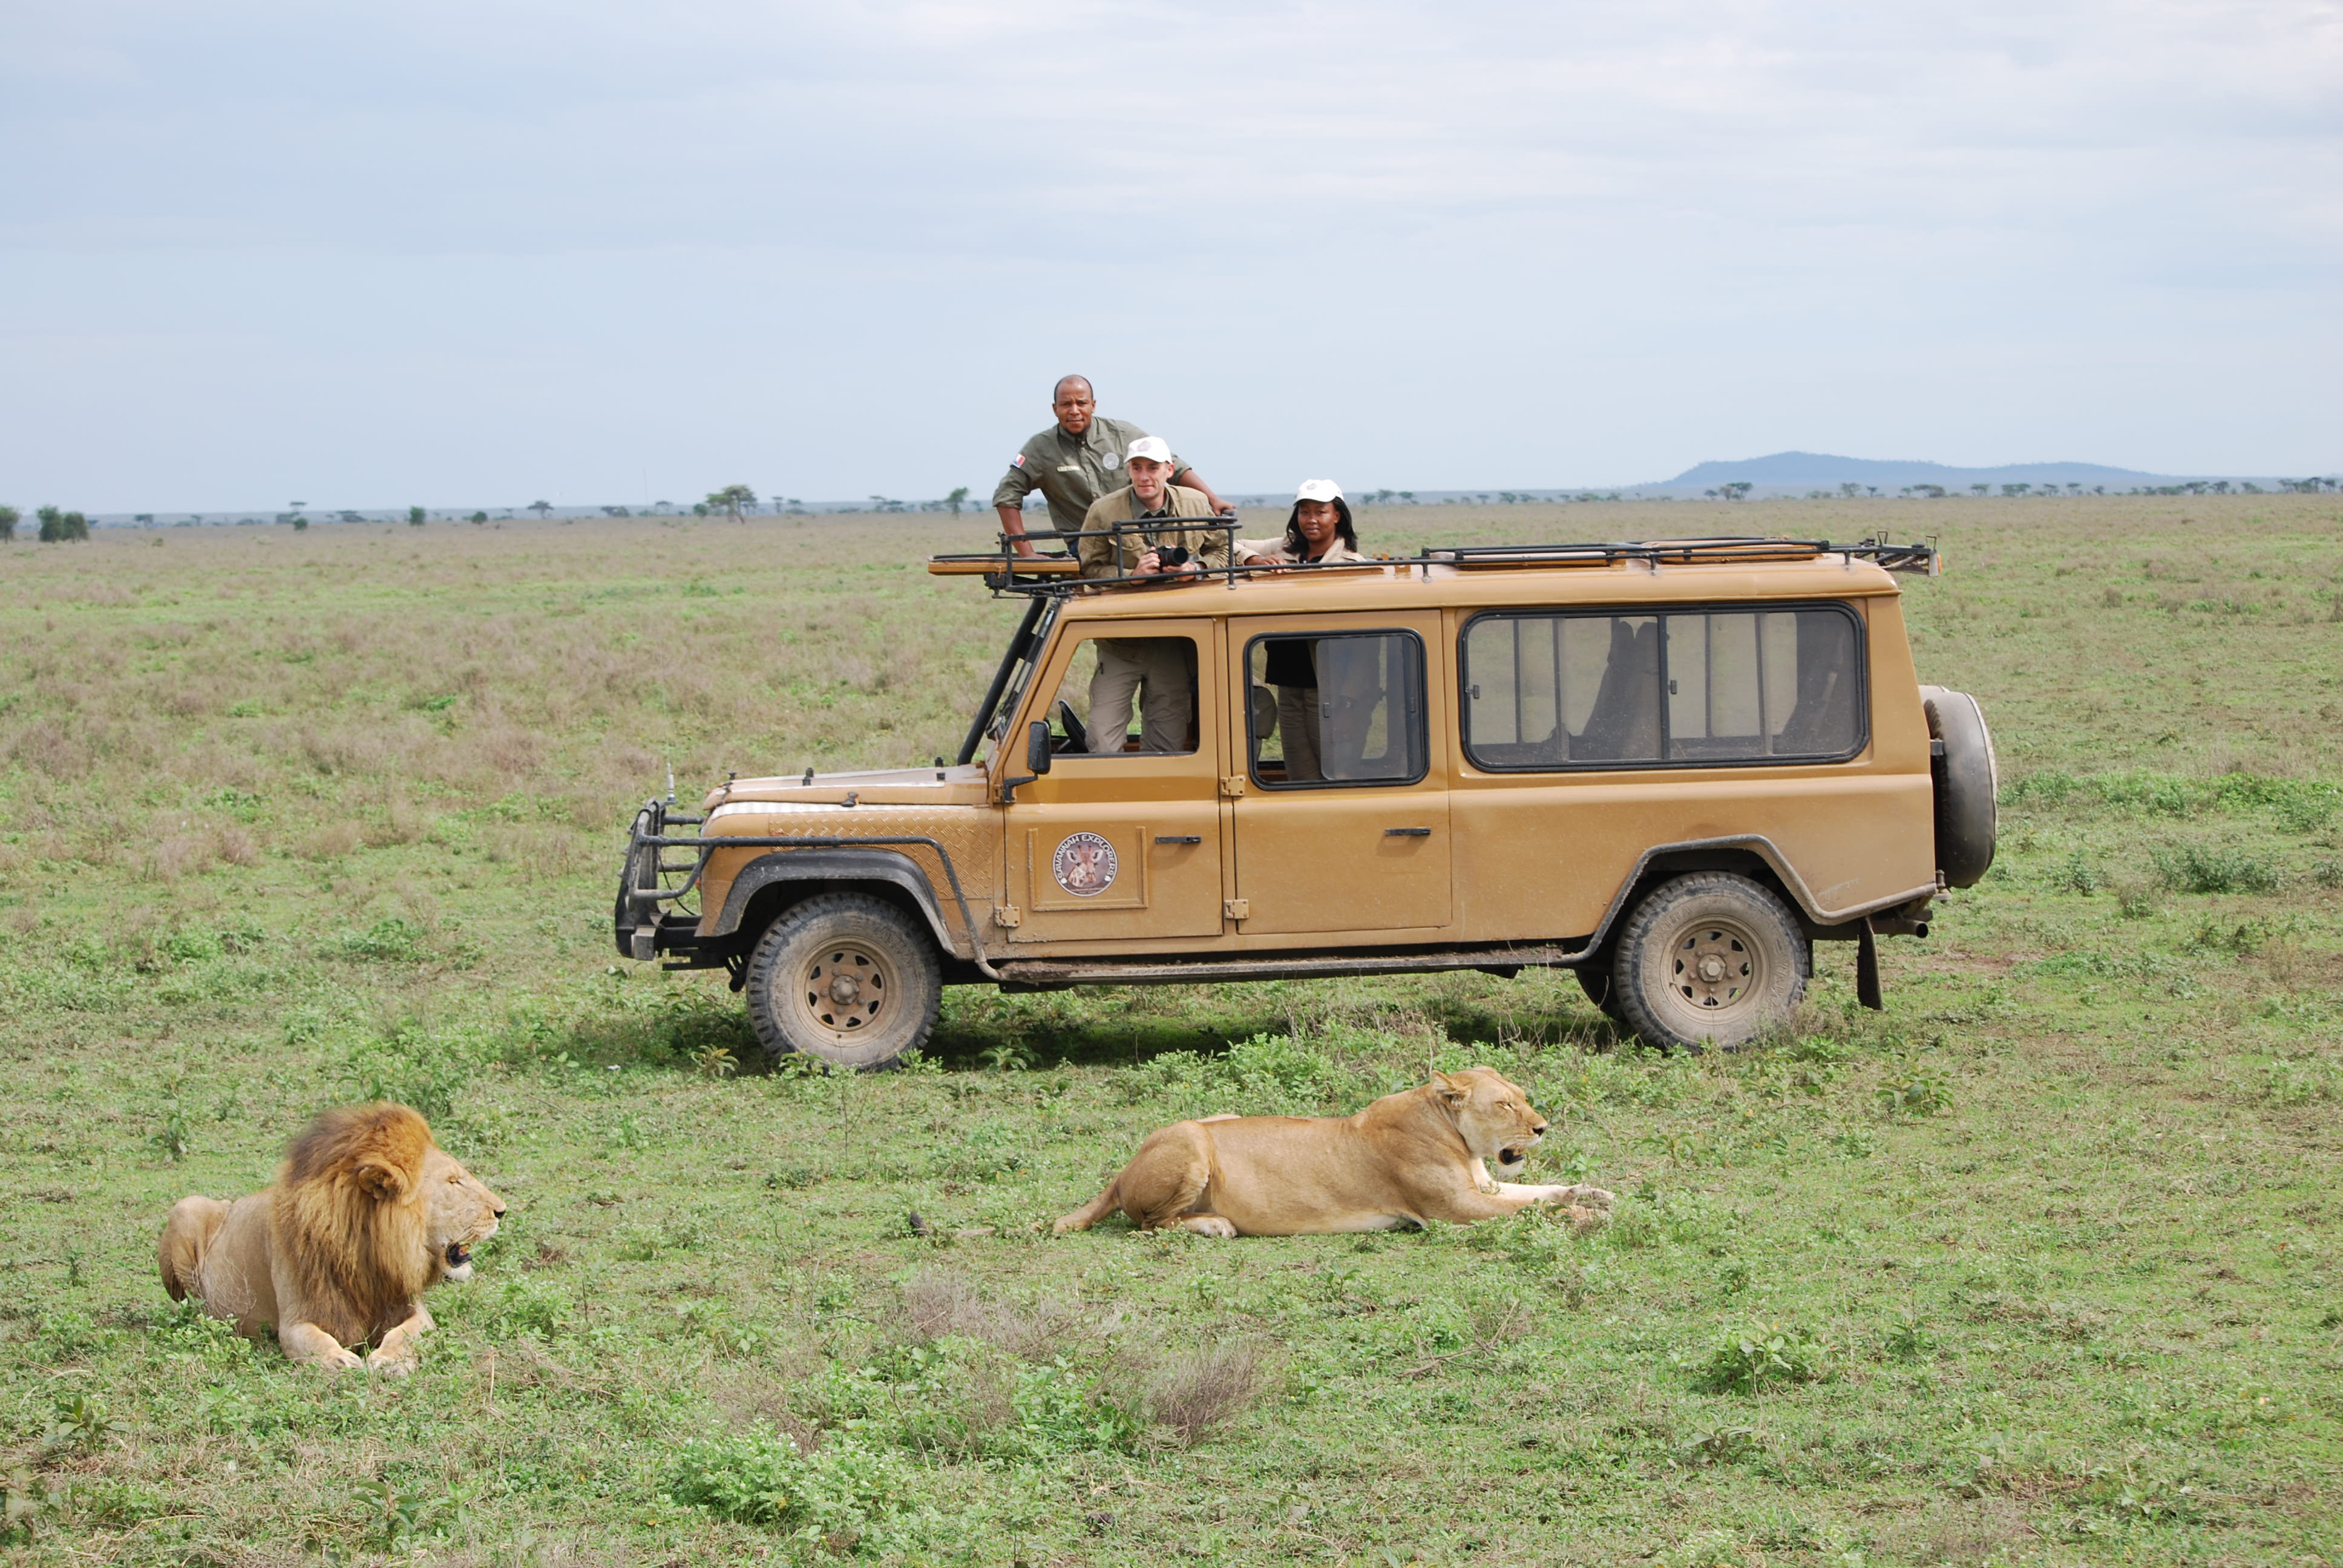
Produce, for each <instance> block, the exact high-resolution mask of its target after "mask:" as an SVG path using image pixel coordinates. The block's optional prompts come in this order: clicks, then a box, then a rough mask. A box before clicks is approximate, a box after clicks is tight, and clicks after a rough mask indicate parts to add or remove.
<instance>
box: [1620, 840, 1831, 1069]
mask: <svg viewBox="0 0 2343 1568" xmlns="http://www.w3.org/2000/svg"><path fill="white" fill-rule="evenodd" d="M1814 968H1815V962H1814V944H1813V943H1812V942H1810V941H1808V940H1807V939H1806V933H1805V930H1802V929H1801V928H1800V927H1799V925H1798V920H1797V917H1796V916H1795V915H1794V914H1792V913H1791V912H1790V909H1789V906H1787V905H1786V904H1785V903H1783V902H1782V900H1780V899H1779V898H1778V897H1776V896H1775V893H1774V892H1773V891H1772V890H1770V889H1768V888H1766V887H1765V885H1764V884H1763V883H1760V882H1755V881H1752V880H1751V879H1749V878H1747V877H1743V876H1736V875H1735V874H1734V873H1733V872H1730V871H1697V872H1694V873H1692V874H1691V875H1689V876H1683V877H1676V878H1673V879H1670V880H1668V881H1665V882H1663V883H1661V884H1660V885H1659V886H1658V887H1656V888H1654V889H1653V890H1651V892H1649V893H1648V894H1646V895H1645V896H1644V901H1643V902H1642V903H1641V904H1638V905H1637V906H1636V907H1635V912H1634V914H1633V915H1631V916H1629V917H1628V920H1627V926H1626V929H1625V930H1623V931H1622V932H1620V934H1619V948H1618V951H1617V953H1616V954H1615V955H1614V958H1613V960H1612V965H1611V976H1612V994H1613V996H1614V998H1616V999H1617V1005H1618V1007H1619V1009H1620V1011H1621V1012H1622V1013H1623V1014H1624V1021H1625V1022H1626V1024H1627V1027H1628V1028H1630V1029H1632V1030H1634V1031H1635V1033H1636V1034H1637V1035H1639V1036H1641V1037H1642V1038H1643V1040H1644V1042H1645V1043H1646V1044H1649V1045H1655V1046H1657V1047H1659V1048H1660V1049H1661V1050H1677V1049H1679V1048H1682V1049H1684V1050H1700V1049H1701V1048H1702V1047H1704V1046H1709V1045H1715V1046H1719V1047H1722V1048H1724V1049H1725V1050H1731V1049H1733V1048H1734V1047H1735V1046H1739V1045H1744V1044H1746V1043H1747V1042H1748V1041H1749V1040H1751V1039H1753V1038H1755V1036H1756V1035H1758V1034H1759V1033H1761V1032H1763V1031H1764V1030H1765V1029H1766V1028H1768V1027H1769V1026H1771V1025H1772V1024H1774V1023H1775V1022H1776V1021H1777V1020H1781V1019H1783V1018H1785V1017H1787V1016H1788V1015H1789V1012H1790V1010H1791V1009H1793V1008H1795V1007H1796V1006H1797V1005H1798V1000H1799V999H1800V998H1801V997H1803V996H1805V994H1806V980H1807V978H1808V977H1809V976H1811V975H1812V974H1813V973H1814Z"/></svg>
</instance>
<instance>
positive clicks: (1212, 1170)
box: [1051, 1067, 1611, 1236]
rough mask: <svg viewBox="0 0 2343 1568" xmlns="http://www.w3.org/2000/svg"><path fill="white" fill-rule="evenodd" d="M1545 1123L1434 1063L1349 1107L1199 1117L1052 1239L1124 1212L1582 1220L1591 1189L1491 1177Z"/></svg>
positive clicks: (1278, 1220)
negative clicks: (1529, 1211)
mask: <svg viewBox="0 0 2343 1568" xmlns="http://www.w3.org/2000/svg"><path fill="white" fill-rule="evenodd" d="M1545 1129H1546V1121H1545V1118H1544V1117H1543V1116H1540V1115H1539V1114H1538V1113H1537V1111H1535V1110H1534V1108H1533V1107H1532V1106H1531V1104H1530V1097H1529V1096H1528V1095H1527V1094H1525V1093H1523V1091H1522V1090H1521V1089H1520V1087H1519V1086H1518V1085H1515V1084H1513V1083H1509V1082H1507V1081H1505V1080H1504V1079H1503V1078H1502V1077H1500V1076H1499V1075H1498V1074H1497V1073H1496V1072H1495V1071H1493V1070H1491V1069H1489V1068H1485V1067H1474V1068H1468V1069H1466V1070H1464V1071H1463V1072H1435V1073H1433V1075H1432V1081H1431V1082H1429V1083H1426V1084H1424V1085H1423V1086H1422V1087H1421V1088H1417V1089H1408V1090H1403V1091H1400V1092H1399V1093H1397V1094H1386V1095H1384V1096H1383V1098H1382V1099H1381V1100H1378V1101H1375V1102H1374V1103H1373V1105H1370V1106H1368V1107H1367V1108H1366V1109H1365V1110H1364V1111H1360V1112H1359V1113H1358V1114H1357V1115H1356V1116H1242V1117H1241V1116H1208V1117H1205V1118H1204V1119H1203V1120H1202V1121H1182V1122H1178V1123H1175V1124H1174V1125H1172V1126H1170V1127H1166V1128H1164V1129H1163V1130H1162V1131H1160V1132H1156V1133H1153V1134H1151V1136H1150V1137H1149V1138H1148V1140H1147V1141H1146V1142H1144V1143H1142V1144H1141V1145H1140V1146H1139V1152H1138V1153H1137V1154H1135V1155H1133V1156H1132V1157H1131V1163H1130V1164H1128V1165H1126V1166H1124V1167H1123V1168H1122V1173H1121V1175H1119V1176H1117V1177H1116V1178H1115V1179H1114V1180H1113V1181H1111V1182H1109V1183H1108V1184H1107V1189H1106V1191H1103V1192H1101V1193H1100V1194H1099V1195H1098V1196H1097V1197H1096V1198H1094V1199H1092V1200H1091V1201H1090V1202H1088V1203H1086V1204H1084V1205H1083V1206H1082V1207H1081V1208H1080V1209H1077V1210H1075V1211H1073V1212H1072V1213H1071V1214H1069V1215H1067V1216H1066V1217H1065V1218H1064V1219H1062V1220H1060V1221H1058V1223H1057V1226H1056V1228H1055V1229H1054V1230H1053V1231H1051V1234H1052V1235H1059V1236H1062V1235H1064V1234H1065V1233H1066V1232H1067V1231H1087V1230H1089V1229H1090V1228H1091V1226H1092V1225H1094V1224H1096V1223H1097V1222H1098V1221H1101V1220H1102V1219H1104V1218H1105V1217H1106V1216H1108V1215H1109V1214H1111V1213H1113V1212H1114V1211H1116V1210H1118V1209H1120V1210H1121V1211H1123V1212H1125V1213H1126V1214H1129V1215H1130V1216H1131V1222H1132V1223H1133V1224H1135V1225H1137V1226H1138V1227H1139V1228H1140V1229H1141V1230H1142V1231H1152V1230H1154V1229H1156V1228H1157V1227H1158V1226H1163V1225H1172V1226H1177V1227H1179V1228H1181V1229H1182V1230H1188V1231H1196V1232H1197V1233H1198V1234H1200V1235H1205V1236H1300V1235H1316V1234H1325V1233H1328V1232H1333V1231H1392V1230H1397V1229H1400V1228H1402V1227H1403V1226H1414V1225H1421V1224H1423V1222H1424V1221H1427V1220H1441V1221H1447V1222H1448V1223H1450V1224H1459V1225H1461V1224H1470V1223H1472V1222H1473V1221H1476V1220H1493V1219H1495V1218H1496V1217H1498V1216H1499V1215H1501V1214H1518V1213H1520V1212H1521V1211H1523V1209H1526V1208H1528V1207H1529V1206H1530V1205H1531V1204H1533V1203H1564V1204H1568V1205H1571V1206H1572V1207H1573V1208H1574V1210H1580V1211H1584V1212H1585V1213H1586V1214H1588V1215H1589V1216H1591V1215H1592V1214H1593V1213H1594V1211H1600V1210H1604V1209H1608V1208H1609V1207H1610V1206H1611V1194H1610V1193H1608V1192H1606V1191H1604V1190H1603V1189H1602V1188H1600V1187H1584V1186H1580V1187H1531V1186H1521V1185H1516V1184H1514V1183H1513V1182H1508V1181H1496V1180H1494V1179H1493V1178H1492V1177H1491V1176H1490V1174H1489V1166H1490V1165H1491V1164H1492V1163H1494V1164H1495V1166H1496V1167H1497V1169H1498V1170H1500V1171H1506V1172H1508V1173H1510V1172H1513V1171H1519V1170H1520V1169H1521V1167H1522V1162H1523V1161H1524V1160H1526V1159H1528V1158H1529V1152H1530V1151H1531V1150H1533V1149H1534V1148H1536V1147H1537V1144H1538V1141H1539V1140H1540V1139H1542V1138H1543V1137H1544V1136H1545Z"/></svg>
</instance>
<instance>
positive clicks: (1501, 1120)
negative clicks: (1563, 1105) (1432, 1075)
mask: <svg viewBox="0 0 2343 1568" xmlns="http://www.w3.org/2000/svg"><path fill="white" fill-rule="evenodd" d="M1434 1082H1435V1083H1436V1084H1437V1085H1438V1086H1439V1089H1440V1098H1441V1101H1442V1102H1443V1104H1445V1105H1446V1106H1447V1107H1448V1109H1449V1111H1450V1113H1451V1114H1452V1115H1453V1116H1454V1117H1455V1118H1456V1131H1458V1132H1460V1133H1462V1134H1463V1137H1464V1146H1465V1147H1466V1148H1467V1149H1470V1150H1471V1151H1473V1158H1475V1159H1477V1160H1482V1161H1487V1162H1488V1163H1489V1164H1490V1165H1491V1166H1493V1167H1494V1168H1495V1169H1496V1171H1497V1172H1498V1174H1499V1175H1501V1176H1503V1175H1510V1174H1511V1173H1513V1171H1519V1170H1520V1169H1521V1168H1522V1162H1523V1161H1525V1160H1527V1159H1528V1158H1529V1157H1530V1151H1531V1150H1533V1149H1534V1148H1536V1147H1537V1146H1538V1141H1539V1140H1541V1139H1543V1138H1544V1136H1545V1129H1546V1120H1545V1118H1544V1117H1543V1116H1540V1115H1539V1114H1538V1113H1537V1109H1536V1108H1535V1107H1534V1106H1533V1105H1531V1104H1530V1097H1529V1095H1528V1094H1527V1093H1526V1092H1525V1091H1523V1089H1522V1087H1521V1086H1520V1085H1519V1084H1516V1083H1510V1082H1508V1081H1505V1080H1504V1079H1503V1078H1501V1077H1499V1076H1498V1075H1497V1074H1496V1073H1495V1072H1494V1071H1493V1070H1490V1069H1489V1068H1485V1067H1472V1068H1467V1069H1465V1070H1463V1072H1449V1073H1443V1074H1441V1075H1439V1077H1438V1078H1436V1079H1435V1080H1434Z"/></svg>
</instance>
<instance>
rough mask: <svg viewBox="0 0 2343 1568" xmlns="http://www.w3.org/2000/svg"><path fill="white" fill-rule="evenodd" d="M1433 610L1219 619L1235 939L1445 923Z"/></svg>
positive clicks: (1402, 935) (1441, 723)
mask: <svg viewBox="0 0 2343 1568" xmlns="http://www.w3.org/2000/svg"><path fill="white" fill-rule="evenodd" d="M1440 626H1441V622H1440V615H1439V612H1438V611H1436V610H1427V611H1419V612H1413V613H1404V614H1397V615H1383V614H1375V615H1360V614H1348V615H1298V616H1276V617H1268V616H1262V617H1250V618H1232V619H1231V620H1230V622H1229V658H1230V665H1231V669H1230V686H1229V702H1230V708H1229V712H1230V718H1231V724H1230V730H1231V737H1232V739H1231V747H1232V750H1233V751H1234V752H1235V753H1236V754H1237V755H1238V757H1239V758H1241V759H1242V766H1243V772H1242V776H1241V777H1240V778H1238V779H1232V780H1231V783H1232V785H1233V786H1234V787H1235V788H1236V789H1239V790H1240V791H1241V793H1239V794H1238V796H1237V798H1236V800H1235V802H1234V809H1233V810H1232V812H1231V817H1232V822H1233V832H1234V838H1235V844H1234V849H1235V856H1234V863H1235V876H1234V879H1233V882H1234V888H1235V893H1236V897H1237V899H1238V900H1240V902H1239V904H1238V906H1237V907H1238V908H1240V909H1242V910H1243V911H1244V913H1243V916H1242V920H1240V922H1239V926H1238V929H1239V930H1240V931H1242V933H1243V934H1245V935H1247V936H1257V935H1279V936H1286V935H1292V936H1296V937H1304V936H1308V937H1322V938H1324V939H1325V940H1328V941H1330V942H1332V943H1333V944H1334V945H1344V944H1343V943H1342V938H1343V937H1344V936H1345V935H1346V934H1349V933H1354V932H1360V931H1373V932H1374V933H1376V937H1375V939H1374V940H1408V939H1409V938H1410V937H1411V936H1420V937H1432V936H1435V935H1437V934H1438V933H1439V932H1440V931H1441V930H1442V929H1443V928H1444V927H1446V926H1447V925H1448V924H1449V923H1450V912H1449V902H1450V900H1449V859H1450V848H1449V835H1448V782H1447V764H1448V759H1447V749H1446V743H1445V740H1444V739H1443V731H1444V730H1445V729H1446V728H1447V725H1446V719H1445V703H1446V696H1445V692H1446V685H1447V682H1446V680H1445V678H1440V677H1436V676H1435V674H1434V670H1435V668H1438V667H1440V666H1442V665H1443V660H1444V650H1443V647H1442V638H1441V630H1440Z"/></svg>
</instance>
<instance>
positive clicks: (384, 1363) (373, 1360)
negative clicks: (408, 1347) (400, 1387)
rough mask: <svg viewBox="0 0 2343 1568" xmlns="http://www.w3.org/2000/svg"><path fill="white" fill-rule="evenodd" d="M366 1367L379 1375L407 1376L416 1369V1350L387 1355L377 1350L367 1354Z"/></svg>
mask: <svg viewBox="0 0 2343 1568" xmlns="http://www.w3.org/2000/svg"><path fill="white" fill-rule="evenodd" d="M366 1369H367V1371H368V1372H372V1373H374V1375H375V1376H377V1377H406V1376H407V1375H409V1374H410V1373H412V1372H414V1371H415V1352H413V1351H404V1352H400V1353H398V1354H397V1355H385V1354H383V1353H382V1352H380V1351H375V1352H372V1353H370V1354H369V1355H367V1359H366Z"/></svg>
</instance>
